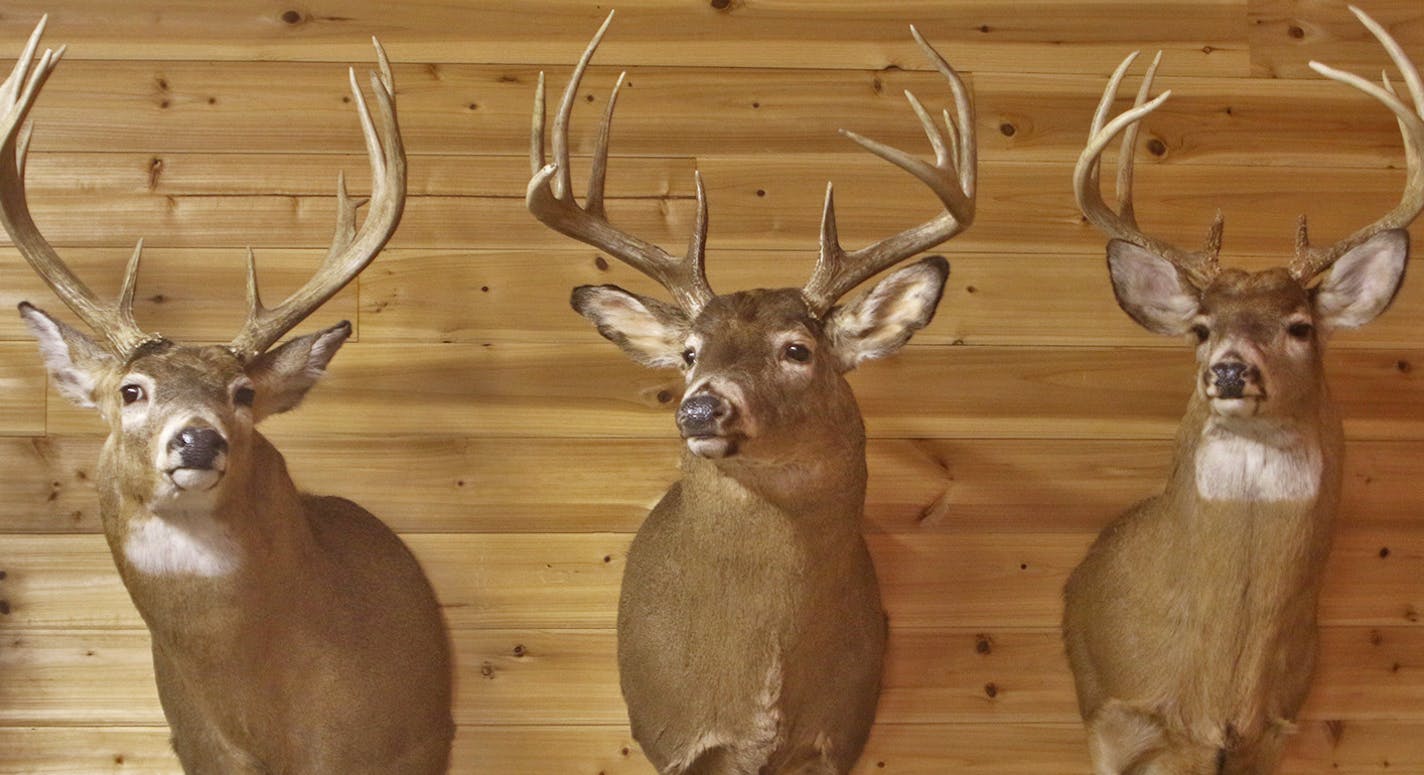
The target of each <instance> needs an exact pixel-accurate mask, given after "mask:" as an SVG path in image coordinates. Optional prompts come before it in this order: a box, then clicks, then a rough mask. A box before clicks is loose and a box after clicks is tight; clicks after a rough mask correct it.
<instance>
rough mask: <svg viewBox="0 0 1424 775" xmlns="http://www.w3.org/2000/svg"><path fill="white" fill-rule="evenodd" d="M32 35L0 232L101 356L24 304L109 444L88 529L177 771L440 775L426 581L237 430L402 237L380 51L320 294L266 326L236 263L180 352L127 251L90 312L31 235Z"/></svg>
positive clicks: (277, 311)
mask: <svg viewBox="0 0 1424 775" xmlns="http://www.w3.org/2000/svg"><path fill="white" fill-rule="evenodd" d="M44 26H45V23H44V21H41V22H40V24H39V26H37V27H36V28H35V32H34V34H33V35H32V36H31V37H30V41H29V44H28V45H27V46H26V47H25V50H24V52H23V53H22V54H21V56H20V59H19V61H18V62H17V63H16V65H15V67H14V70H13V71H12V72H11V73H10V76H9V78H8V79H6V80H5V82H4V84H3V85H0V222H3V224H4V226H5V229H6V231H8V232H9V234H10V237H11V238H12V239H13V240H14V242H15V245H16V247H18V248H19V251H20V253H21V255H23V256H24V257H25V259H26V260H27V261H29V263H30V265H31V266H32V267H34V269H35V271H36V272H37V273H38V274H39V275H40V277H42V278H43V279H44V280H45V282H46V283H48V284H49V286H50V288H51V289H53V290H54V292H55V294H56V295H57V296H59V298H60V299H61V300H62V301H63V302H64V303H65V304H67V305H68V306H69V308H70V309H71V310H73V312H74V314H75V315H77V316H78V317H79V319H80V320H82V321H83V322H84V323H85V324H86V325H88V326H89V328H91V329H93V331H94V332H95V333H96V334H98V335H99V337H100V338H91V337H90V336H88V335H86V334H84V333H83V332H81V331H80V330H78V329H77V328H74V327H71V326H69V325H67V324H65V323H62V322H60V321H58V320H56V319H55V318H53V317H51V316H50V315H48V314H46V313H44V312H42V311H40V310H39V309H38V308H36V307H34V306H31V305H30V304H29V303H22V304H21V305H20V314H21V315H22V316H23V317H24V320H25V322H26V324H27V325H28V326H29V328H30V331H31V332H32V333H33V334H34V335H35V338H36V339H38V340H39V343H40V350H41V352H42V354H43V356H44V360H45V365H46V366H47V368H48V369H49V373H50V375H51V376H52V378H53V381H54V383H55V386H56V387H57V388H58V389H59V391H60V392H61V393H63V394H64V395H65V396H67V397H68V398H69V399H71V400H72V401H74V402H75V403H77V404H79V405H81V406H91V407H95V408H97V409H98V410H99V412H100V414H101V415H102V416H103V417H104V419H105V420H106V421H107V422H108V424H109V431H110V433H109V438H108V441H107V442H106V443H105V445H104V448H103V451H102V452H101V453H100V459H99V468H98V473H97V476H96V477H95V483H96V485H97V487H98V489H99V501H100V510H101V513H102V515H103V521H104V531H105V534H106V537H107V539H108V542H109V546H110V549H111V550H112V553H113V556H114V560H115V563H116V565H117V566H118V569H119V572H120V575H121V576H122V577H123V579H124V584H125V586H126V587H127V588H128V591H129V595H130V596H131V597H132V599H133V602H134V605H135V606H136V607H137V608H138V610H139V613H140V614H142V616H143V619H144V622H145V623H146V624H147V625H148V627H149V631H150V633H151V634H152V637H153V654H154V669H155V674H156V678H157V683H158V693H159V697H160V699H161V700H162V704H163V709H164V715H165V717H166V718H167V719H168V722H169V724H170V725H171V727H172V731H173V735H172V742H173V747H174V750H175V751H176V752H177V754H178V758H179V759H180V760H181V762H182V763H183V767H184V769H185V770H186V771H187V772H259V771H260V772H308V773H316V772H331V773H347V772H401V773H424V774H426V775H435V773H443V772H445V770H446V765H447V761H448V758H449V748H450V741H451V739H452V737H453V734H454V725H453V722H452V720H451V716H450V698H451V675H450V655H449V643H448V637H447V635H446V632H445V624H444V619H443V617H442V615H441V612H440V608H439V604H438V603H437V601H436V599H435V595H434V592H433V590H432V589H431V588H430V584H429V582H428V581H427V580H426V579H425V576H424V574H423V573H422V572H421V569H420V566H419V564H418V563H417V562H416V560H415V558H414V557H413V556H412V555H411V554H410V552H409V550H407V549H406V547H405V546H404V545H403V544H402V543H401V541H400V539H399V538H397V537H396V535H395V534H394V533H392V532H391V531H390V529H389V528H387V527H386V526H385V525H384V524H382V523H381V522H380V520H378V519H376V517H374V516H373V515H371V514H370V513H368V512H366V511H364V510H363V509H361V508H360V507H359V506H357V505H356V504H354V503H351V502H350V501H346V500H343V499H340V498H319V497H315V496H310V495H305V494H303V493H300V492H299V491H298V490H297V489H296V486H295V484H293V482H292V480H291V478H290V477H289V476H288V475H287V469H286V465H285V462H284V461H283V459H282V456H281V454H280V453H278V452H277V450H276V449H275V448H273V446H272V445H271V444H270V443H269V442H268V441H267V440H266V439H264V438H263V437H262V435H261V434H260V433H258V432H257V431H256V429H255V427H254V426H255V425H256V423H257V422H258V421H260V420H261V419H263V418H264V417H266V416H268V415H271V414H275V413H277V412H285V411H287V410H289V409H291V408H293V407H295V406H296V405H297V404H298V403H299V402H300V401H301V400H302V397H303V396H304V395H305V394H306V392H307V391H308V390H309V389H310V388H311V387H312V386H313V385H314V384H315V383H316V381H317V380H318V379H319V378H320V377H321V375H322V373H323V372H324V371H325V369H326V366H327V364H328V363H329V362H330V360H331V358H332V356H334V355H335V354H336V351H337V349H338V348H340V347H341V345H342V343H343V342H345V341H346V339H347V337H349V336H350V335H351V325H350V324H349V323H346V322H342V323H340V324H338V325H336V326H332V327H331V328H328V329H326V330H324V331H318V332H316V333H313V334H308V335H306V336H301V337H297V338H295V339H292V340H290V341H288V342H287V343H285V344H283V345H281V346H279V347H276V348H275V349H273V348H272V345H273V344H274V343H275V342H276V341H277V340H278V339H280V338H281V337H282V335H283V334H285V333H286V332H287V331H289V330H291V329H292V328H293V327H295V326H296V325H297V324H298V323H300V322H301V321H302V320H303V319H304V318H305V317H306V316H307V315H309V314H310V313H311V312H312V311H313V310H315V309H316V308H317V307H319V306H320V305H321V304H322V303H323V302H325V301H326V300H327V299H329V298H330V297H331V296H332V295H334V294H335V293H337V292H338V291H339V290H340V289H341V288H342V287H343V286H344V285H346V284H347V283H349V282H350V281H351V280H352V279H353V278H354V277H355V276H356V275H357V274H358V273H359V272H360V271H361V270H362V269H363V268H365V266H366V265H367V264H369V263H370V261H371V260H372V259H373V258H375V256H376V254H377V253H379V252H380V250H381V248H382V247H383V246H384V245H385V244H386V241H387V240H388V239H390V236H391V234H392V232H394V231H395V228H396V224H397V223H398V222H399V221H400V217H401V211H402V209H403V206H404V203H405V187H406V177H405V151H404V147H403V145H402V143H401V135H400V129H399V127H398V126H397V124H396V113H395V96H394V94H395V86H394V81H393V79H392V76H391V68H390V63H389V62H388V61H387V59H386V55H385V52H384V51H383V50H382V49H381V47H380V44H379V43H377V44H376V53H377V57H378V59H379V62H380V74H379V75H376V74H374V73H373V74H372V76H371V88H372V90H373V92H374V94H375V99H376V104H377V107H378V112H379V124H380V129H379V131H378V130H377V126H376V123H377V122H376V121H375V120H373V119H372V117H371V113H370V111H369V110H368V108H367V106H366V101H365V99H364V97H363V96H362V92H361V89H360V88H359V87H358V86H357V83H356V76H355V72H354V70H353V71H352V72H351V75H350V80H351V93H352V97H353V98H354V100H355V103H356V107H357V113H358V115H359V117H360V121H361V127H362V131H363V133H364V135H365V141H366V150H367V151H368V155H369V157H370V163H371V177H372V180H373V184H372V195H371V207H370V211H369V213H368V215H367V217H366V218H365V220H364V221H363V222H362V223H361V225H360V227H359V228H358V227H357V226H356V208H357V206H358V203H357V202H355V201H353V200H352V199H351V198H350V197H349V196H348V195H347V193H346V188H345V184H344V182H343V181H342V180H340V179H338V184H337V201H338V215H337V227H336V234H335V236H334V237H333V238H332V242H331V248H330V250H329V251H328V252H327V255H326V259H325V261H323V262H322V264H321V267H320V268H319V269H318V270H317V272H316V274H315V275H314V276H313V277H312V278H311V279H310V280H309V281H308V282H307V283H306V284H305V285H303V286H302V287H301V288H300V289H298V290H297V291H296V292H295V293H293V294H292V295H291V296H290V297H288V298H287V299H286V300H284V301H283V302H282V303H280V304H278V305H276V306H275V307H270V308H269V307H267V306H265V305H264V304H263V303H262V301H261V298H260V296H259V294H258V290H257V273H256V268H255V261H254V259H253V257H252V253H251V251H250V250H249V251H248V283H247V299H248V313H247V320H246V323H245V324H244V325H243V327H242V330H241V331H240V332H239V333H238V334H237V336H236V337H234V338H233V340H232V341H231V342H230V343H229V344H227V345H225V346H219V345H210V346H184V345H180V344H177V343H175V342H173V341H171V340H169V339H167V338H166V337H163V336H161V335H159V334H156V333H149V332H146V331H144V330H143V329H142V328H140V327H139V326H138V324H137V323H136V322H135V320H134V316H133V300H134V288H135V285H136V277H137V273H138V265H139V259H140V256H141V253H142V243H141V242H140V243H139V247H138V248H137V249H135V250H134V253H133V257H132V258H131V259H130V260H129V264H128V270H127V272H126V274H125V276H124V283H123V290H122V292H121V293H120V295H119V298H118V300H117V301H116V302H112V303H111V302H105V301H102V300H100V299H99V298H98V297H97V296H96V295H95V294H94V293H93V292H92V291H91V290H90V289H89V288H88V287H87V286H86V285H85V284H84V283H83V282H82V281H81V280H79V278H77V277H76V276H75V275H74V273H73V272H71V271H70V270H69V268H68V267H67V266H65V264H64V262H63V261H62V260H61V259H60V257H59V255H58V254H57V253H56V252H55V250H54V249H53V248H52V247H51V246H50V244H49V242H48V241H46V240H45V238H44V236H43V235H41V234H40V232H39V230H38V229H37V228H36V227H35V223H34V220H33V219H32V218H31V217H30V212H29V207H28V205H27V204H26V196H25V184H24V163H25V154H26V149H27V146H28V141H29V130H28V127H27V126H26V118H27V117H28V115H29V112H30V109H31V107H32V106H33V105H34V101H35V99H36V97H38V95H39V92H40V89H41V87H43V86H44V83H45V81H46V80H47V79H48V78H49V76H50V74H51V72H52V71H53V70H54V67H55V66H56V65H57V64H58V62H59V59H60V56H61V54H62V53H63V49H60V51H59V52H51V51H48V50H47V51H45V52H44V53H43V54H42V55H41V56H40V57H39V59H38V62H35V61H34V56H35V51H36V49H37V47H38V45H39V40H40V36H41V34H42V33H43V31H44Z"/></svg>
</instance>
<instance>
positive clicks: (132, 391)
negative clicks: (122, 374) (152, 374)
mask: <svg viewBox="0 0 1424 775" xmlns="http://www.w3.org/2000/svg"><path fill="white" fill-rule="evenodd" d="M119 396H120V397H122V398H123V399H124V406H128V405H129V404H132V403H135V402H137V401H142V400H143V399H144V392H143V386H142V385H135V384H132V383H130V384H127V385H124V386H123V387H121V388H119Z"/></svg>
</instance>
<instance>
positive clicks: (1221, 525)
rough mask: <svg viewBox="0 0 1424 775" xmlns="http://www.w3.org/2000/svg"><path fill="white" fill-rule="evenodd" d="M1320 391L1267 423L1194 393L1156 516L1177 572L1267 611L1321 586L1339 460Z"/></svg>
mask: <svg viewBox="0 0 1424 775" xmlns="http://www.w3.org/2000/svg"><path fill="white" fill-rule="evenodd" d="M1319 395H1320V396H1321V398H1320V400H1319V401H1318V402H1316V403H1314V404H1312V405H1310V406H1309V407H1306V408H1305V409H1304V410H1303V411H1301V412H1298V413H1294V414H1292V415H1290V416H1283V417H1272V418H1223V417H1219V416H1217V415H1214V414H1213V413H1212V412H1211V411H1210V409H1209V407H1208V405H1207V402H1206V400H1205V399H1202V398H1200V397H1193V399H1192V401H1191V404H1190V406H1189V407H1188V410H1187V415H1186V417H1185V419H1184V420H1183V423H1182V426H1181V429H1180V431H1179V433H1178V437H1177V454H1176V460H1175V465H1174V471H1173V474H1172V479H1171V481H1170V483H1169V484H1168V487H1167V491H1166V493H1165V494H1164V496H1163V499H1162V503H1163V504H1164V508H1163V509H1162V511H1161V514H1162V516H1163V517H1164V518H1165V519H1167V520H1171V521H1172V523H1173V524H1172V531H1173V533H1174V534H1176V536H1177V539H1178V541H1179V543H1178V545H1177V546H1176V547H1175V549H1176V550H1177V552H1176V556H1177V557H1178V561H1180V562H1182V563H1184V564H1185V565H1186V566H1187V567H1184V568H1181V569H1179V570H1180V571H1181V572H1182V573H1184V574H1185V575H1188V576H1191V577H1193V578H1196V579H1197V580H1198V581H1199V582H1200V583H1201V584H1203V585H1210V584H1218V585H1220V586H1221V587H1222V590H1223V594H1227V595H1234V596H1236V598H1235V599H1237V600H1240V601H1241V602H1245V603H1249V600H1246V599H1244V598H1254V599H1256V600H1257V602H1258V603H1260V605H1263V606H1268V607H1269V606H1274V605H1276V604H1277V603H1278V602H1279V600H1280V599H1282V598H1283V597H1289V596H1291V595H1294V594H1296V593H1297V592H1299V591H1302V590H1307V589H1310V590H1313V589H1314V588H1315V587H1317V586H1318V580H1319V576H1320V570H1321V566H1322V565H1323V564H1324V561H1325V556H1326V553H1327V552H1328V551H1329V540H1330V521H1331V518H1332V517H1333V515H1334V512H1335V508H1336V505H1337V504H1338V501H1339V479H1340V461H1341V454H1342V449H1341V447H1342V432H1341V429H1340V421H1339V418H1338V416H1337V415H1336V414H1335V412H1334V409H1333V406H1332V405H1331V404H1330V402H1329V400H1328V398H1327V397H1326V395H1325V393H1324V386H1323V384H1322V385H1321V386H1320V393H1319ZM1248 581H1249V584H1248V583H1247V582H1248ZM1194 583H1195V582H1194ZM1248 586H1249V588H1250V589H1249V593H1248V591H1247V587H1248ZM1312 599H1313V598H1312ZM1248 607H1249V606H1248Z"/></svg>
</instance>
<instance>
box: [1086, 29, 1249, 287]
mask: <svg viewBox="0 0 1424 775" xmlns="http://www.w3.org/2000/svg"><path fill="white" fill-rule="evenodd" d="M1139 53H1140V52H1137V51H1134V52H1132V53H1131V54H1128V55H1127V56H1126V57H1124V58H1123V60H1122V63H1121V64H1119V65H1118V66H1117V69H1116V70H1114V71H1113V74H1112V76H1111V77H1110V78H1109V79H1108V84H1107V87H1106V88H1104V89H1103V96H1102V99H1100V100H1099V102H1098V108H1097V110H1096V112H1094V114H1093V122H1092V126H1091V129H1090V131H1089V133H1088V142H1087V144H1086V145H1085V146H1084V148H1083V152H1082V153H1081V154H1079V155H1078V164H1077V166H1076V167H1075V168H1074V170H1073V192H1074V194H1075V196H1076V198H1077V200H1078V208H1079V209H1080V210H1082V212H1083V215H1084V216H1085V217H1086V218H1087V219H1088V220H1089V221H1090V222H1091V223H1092V224H1093V225H1094V226H1097V227H1098V229H1100V230H1101V231H1103V232H1104V233H1105V234H1107V235H1108V236H1109V237H1112V238H1113V239H1120V240H1123V241H1125V242H1130V243H1132V244H1134V245H1137V246H1139V247H1142V248H1146V249H1147V250H1150V251H1152V252H1153V253H1156V254H1157V255H1159V256H1162V257H1163V258H1165V259H1167V260H1168V261H1170V262H1172V264H1174V265H1175V266H1176V267H1177V268H1178V269H1179V270H1181V271H1182V272H1183V273H1184V274H1185V275H1186V276H1187V278H1188V279H1189V280H1190V281H1191V282H1192V284H1193V285H1195V286H1196V287H1198V288H1202V287H1205V286H1207V285H1208V284H1210V283H1211V280H1212V278H1214V277H1215V276H1216V274H1217V273H1218V272H1219V271H1220V270H1221V265H1220V264H1219V263H1218V261H1217V256H1218V254H1219V253H1220V251H1221V230H1222V226H1223V223H1224V221H1223V219H1222V216H1221V213H1220V212H1218V213H1217V214H1216V218H1215V220H1213V221H1212V225H1211V228H1210V229H1209V230H1208V232H1207V239H1206V244H1205V247H1204V248H1203V249H1202V250H1200V251H1188V250H1184V249H1182V248H1179V247H1177V246H1175V245H1173V244H1171V243H1169V242H1166V241H1164V240H1159V239H1157V238H1155V237H1153V236H1151V235H1149V234H1147V233H1145V232H1143V231H1142V230H1141V229H1140V228H1138V225H1137V213H1136V209H1135V207H1134V205H1133V200H1132V180H1133V174H1132V173H1133V158H1134V155H1135V152H1136V150H1137V134H1138V131H1139V129H1140V126H1141V122H1142V120H1143V119H1144V118H1146V117H1147V115H1148V114H1150V113H1151V112H1152V111H1154V110H1156V109H1157V108H1159V107H1161V106H1162V103H1164V102H1166V101H1167V98H1168V97H1170V96H1171V95H1172V92H1171V91H1170V90H1169V91H1164V92H1162V93H1161V94H1159V95H1157V96H1156V97H1154V98H1152V99H1150V100H1149V99H1148V95H1149V94H1151V90H1152V82H1153V79H1154V78H1155V77H1156V74H1157V66H1158V64H1159V63H1160V62H1161V61H1162V53H1161V52H1158V53H1157V56H1156V57H1154V58H1153V60H1152V64H1151V65H1150V66H1149V67H1148V68H1147V72H1146V74H1145V75H1143V78H1142V85H1141V86H1140V87H1139V88H1138V90H1137V96H1136V97H1135V99H1134V100H1133V104H1132V107H1131V108H1129V109H1128V110H1125V111H1123V112H1122V113H1121V114H1120V115H1118V116H1116V117H1114V118H1113V119H1112V120H1108V115H1109V114H1110V113H1111V112H1112V103H1113V100H1114V99H1115V98H1116V97H1117V91H1118V87H1119V85H1121V83H1122V80H1123V77H1124V76H1125V75H1126V74H1127V70H1128V68H1129V67H1131V66H1132V63H1133V62H1134V61H1135V60H1136V59H1137V56H1138V54H1139ZM1119 134H1121V135H1122V145H1121V147H1120V149H1119V151H1118V175H1117V202H1118V209H1117V210H1116V211H1114V210H1113V209H1112V208H1111V207H1108V205H1107V203H1106V202H1105V201H1103V194H1102V190H1101V188H1102V187H1101V184H1100V182H1099V181H1100V171H1101V165H1102V155H1103V151H1105V150H1106V149H1107V147H1108V146H1109V145H1111V144H1112V142H1113V141H1114V140H1115V139H1117V136H1118V135H1119Z"/></svg>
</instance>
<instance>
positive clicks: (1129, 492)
mask: <svg viewBox="0 0 1424 775" xmlns="http://www.w3.org/2000/svg"><path fill="white" fill-rule="evenodd" d="M667 422H668V426H667V427H668V428H669V432H668V434H667V437H666V438H657V439H653V438H649V439H611V438H595V439H565V438H551V439H527V438H480V437H444V436H394V437H379V438H365V437H360V438H355V439H340V440H334V439H323V438H315V439H309V438H303V437H302V436H301V435H300V434H283V435H282V436H279V437H277V438H276V443H277V444H278V446H279V447H280V448H281V449H282V451H283V453H284V455H285V456H286V459H287V465H288V467H289V468H290V469H291V471H292V475H293V477H294V478H295V479H296V481H297V483H298V485H299V486H302V487H304V488H306V489H308V490H310V491H312V492H318V493H328V492H330V493H341V494H343V495H344V496H346V497H348V498H351V499H352V500H355V501H357V502H358V503H361V504H362V505H364V506H365V507H366V508H368V509H370V510H371V511H372V512H373V513H375V514H376V515H377V516H379V517H381V518H382V519H384V520H385V521H386V523H387V524H389V525H390V526H391V527H392V528H394V529H396V530H398V531H401V532H414V533H468V532H473V533H587V532H592V533H607V532H618V533H630V532H634V531H636V530H637V528H638V525H639V524H641V523H642V521H643V518H644V517H646V516H647V513H648V510H649V509H650V508H652V506H653V504H655V503H656V502H657V500H658V499H659V498H661V497H662V494H663V492H664V491H665V490H666V489H667V486H668V485H669V484H671V483H672V481H674V480H675V479H676V478H677V476H678V470H677V461H678V455H679V446H680V445H679V443H678V442H677V440H676V439H675V438H673V433H672V431H671V428H672V418H671V417H668V419H667ZM100 441H101V439H100V438H99V437H97V436H47V437H35V438H27V437H13V438H3V437H0V489H3V490H4V491H5V492H6V493H8V494H9V497H8V498H7V499H5V500H3V501H0V524H4V525H5V528H6V531H7V532H14V533H69V532H79V533H97V532H98V531H99V529H100V528H99V516H98V513H97V509H98V505H97V494H96V493H95V490H94V480H93V471H94V466H95V461H96V460H97V459H98V454H99V445H100ZM1171 449H1172V445H1171V443H1170V442H1168V441H1166V440H1156V439H1151V440H1142V441H1128V440H1083V439H874V440H872V441H871V442H870V444H869V450H868V458H869V466H870V486H869V491H868V493H867V496H866V514H865V516H866V525H865V529H866V530H867V531H868V532H877V533H879V532H896V533H916V532H946V533H1042V532H1084V531H1092V530H1098V529H1100V528H1102V527H1103V526H1104V525H1106V524H1107V522H1108V521H1109V520H1111V519H1112V518H1113V517H1115V516H1117V514H1119V513H1121V512H1122V511H1123V510H1124V509H1125V508H1127V507H1128V505H1130V504H1132V503H1134V502H1136V501H1137V500H1140V499H1142V498H1145V497H1147V496H1149V495H1152V494H1154V493H1157V492H1161V490H1162V486H1163V482H1164V480H1165V478H1166V476H1167V469H1168V465H1169V463H1170V456H1171ZM1421 478H1424V443H1421V442H1417V441H1409V442H1390V441H1385V442H1378V441H1374V442H1372V441H1354V442H1350V443H1349V445H1348V447H1347V453H1346V457H1345V477H1344V501H1343V503H1342V506H1341V513H1340V515H1339V518H1338V522H1339V523H1340V524H1341V525H1342V526H1381V527H1388V526H1399V527H1408V526H1411V525H1414V524H1416V523H1417V521H1418V515H1419V513H1420V512H1421V510H1424V491H1421V490H1420V488H1419V487H1418V482H1419V480H1420V479H1421ZM1045 515H1047V516H1045Z"/></svg>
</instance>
